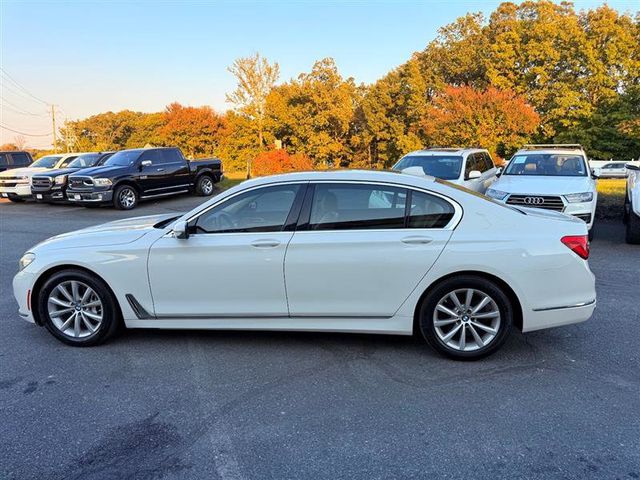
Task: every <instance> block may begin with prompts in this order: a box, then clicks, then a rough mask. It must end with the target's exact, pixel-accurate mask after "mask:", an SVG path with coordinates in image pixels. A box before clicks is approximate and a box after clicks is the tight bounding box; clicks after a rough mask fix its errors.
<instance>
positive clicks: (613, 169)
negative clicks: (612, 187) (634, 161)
mask: <svg viewBox="0 0 640 480" xmlns="http://www.w3.org/2000/svg"><path fill="white" fill-rule="evenodd" d="M627 163H628V162H624V161H619V160H589V166H590V167H591V168H592V169H594V170H595V171H596V172H597V173H598V175H599V176H600V178H625V177H626V176H627V169H626V165H627Z"/></svg>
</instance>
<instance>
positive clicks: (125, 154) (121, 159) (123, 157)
mask: <svg viewBox="0 0 640 480" xmlns="http://www.w3.org/2000/svg"><path fill="white" fill-rule="evenodd" d="M140 154H141V152H140V151H138V150H128V151H127V150H124V151H122V152H117V153H114V154H113V156H111V157H110V158H109V159H108V160H107V161H106V162H104V164H103V165H105V166H114V165H117V166H120V167H126V166H129V165H132V164H133V162H135V161H136V160H137V159H138V157H139V156H140Z"/></svg>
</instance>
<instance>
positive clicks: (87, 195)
mask: <svg viewBox="0 0 640 480" xmlns="http://www.w3.org/2000/svg"><path fill="white" fill-rule="evenodd" d="M112 199H113V190H104V191H101V192H80V191H73V190H67V200H69V201H70V202H73V203H80V204H82V203H109V202H111V200H112Z"/></svg>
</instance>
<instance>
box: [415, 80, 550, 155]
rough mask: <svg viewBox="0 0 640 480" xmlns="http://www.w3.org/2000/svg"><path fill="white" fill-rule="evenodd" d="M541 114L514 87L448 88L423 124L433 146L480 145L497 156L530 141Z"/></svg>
mask: <svg viewBox="0 0 640 480" xmlns="http://www.w3.org/2000/svg"><path fill="white" fill-rule="evenodd" d="M539 125H540V116H539V115H538V114H537V113H536V111H535V110H534V109H533V107H532V106H531V105H529V104H528V103H527V102H526V101H525V100H524V98H522V97H519V96H518V95H516V94H515V93H514V92H512V91H510V90H498V89H497V88H494V87H489V88H487V89H486V90H476V89H474V88H471V87H468V86H462V87H447V88H445V89H444V91H443V92H442V93H441V94H439V95H437V96H436V97H435V98H434V99H433V102H432V103H431V104H430V105H429V106H428V107H427V109H426V112H425V116H424V119H423V120H422V122H421V127H422V129H423V131H424V133H425V136H426V138H427V139H428V143H429V144H430V145H439V146H442V145H446V146H452V147H453V146H459V147H464V146H479V147H482V148H486V149H487V150H489V152H491V155H492V156H493V157H494V159H495V158H503V157H504V156H505V154H507V153H510V152H512V151H513V150H515V149H517V148H518V147H519V146H521V145H522V144H523V143H526V142H527V141H529V138H530V136H531V135H532V134H533V133H534V132H535V131H536V129H537V128H538V126H539Z"/></svg>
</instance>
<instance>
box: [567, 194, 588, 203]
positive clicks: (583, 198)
mask: <svg viewBox="0 0 640 480" xmlns="http://www.w3.org/2000/svg"><path fill="white" fill-rule="evenodd" d="M564 198H566V199H567V202H569V203H579V202H590V201H592V200H593V192H583V193H570V194H569V195H565V196H564Z"/></svg>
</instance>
